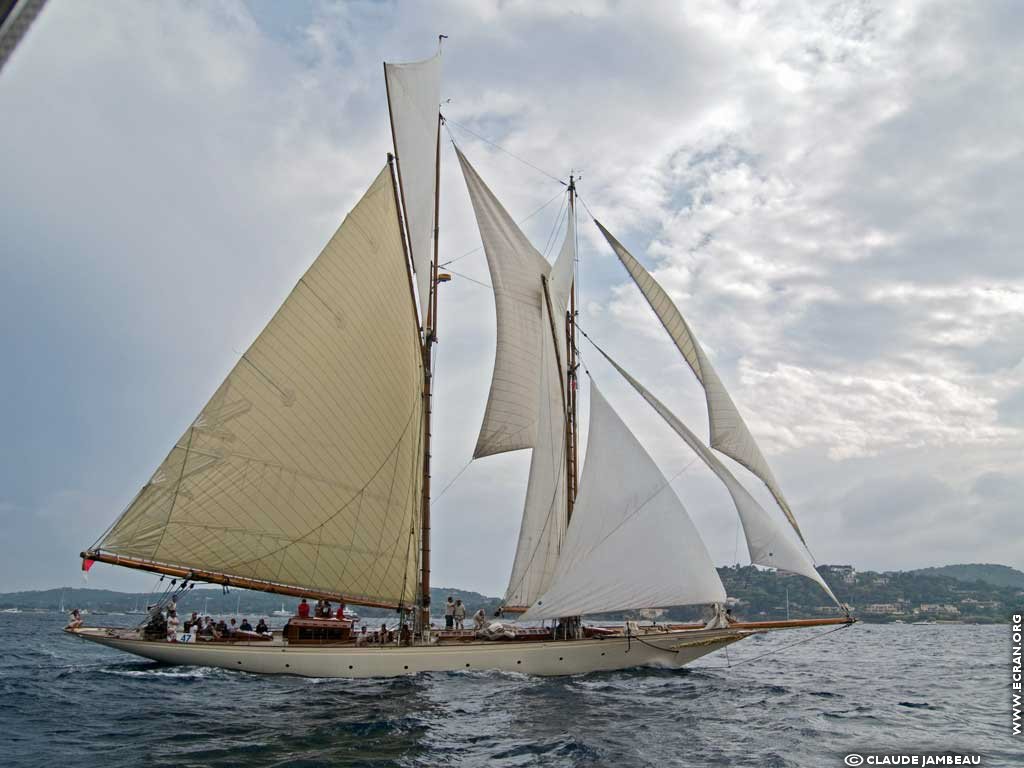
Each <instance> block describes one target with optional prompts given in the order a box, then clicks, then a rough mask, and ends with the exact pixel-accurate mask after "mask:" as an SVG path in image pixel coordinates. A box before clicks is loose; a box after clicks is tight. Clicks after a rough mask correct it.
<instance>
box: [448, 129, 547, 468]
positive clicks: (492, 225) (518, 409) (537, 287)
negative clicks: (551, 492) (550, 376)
mask: <svg viewBox="0 0 1024 768" xmlns="http://www.w3.org/2000/svg"><path fill="white" fill-rule="evenodd" d="M456 152H457V153H458V156H459V162H460V163H461V164H462V174H463V176H464V177H465V179H466V187H467V188H468V189H469V197H470V199H471V200H472V202H473V211H474V212H475V214H476V222H477V227H478V228H479V230H480V237H481V239H482V240H483V244H484V254H485V255H486V256H487V267H488V269H489V270H490V273H491V284H492V285H493V286H494V304H495V310H496V314H497V321H498V336H497V348H496V350H495V354H494V374H493V376H492V377H491V389H490V392H489V393H488V396H487V407H486V409H485V410H484V420H483V424H482V425H481V427H480V436H479V438H478V439H477V443H476V449H475V450H474V451H473V458H474V459H479V458H481V457H483V456H490V455H492V454H495V453H503V452H504V451H516V450H519V449H521V448H532V447H533V446H534V444H535V442H536V440H537V415H538V412H539V411H538V408H539V404H538V400H539V397H538V395H539V389H538V385H537V383H538V382H539V381H540V370H541V350H542V346H541V345H542V344H544V343H546V342H548V340H549V339H550V336H551V329H550V327H547V328H545V327H544V326H543V324H542V322H541V305H542V304H544V303H545V302H544V288H543V282H542V278H546V277H547V276H548V274H549V273H550V272H551V265H549V264H548V263H547V261H545V260H544V257H543V256H541V255H540V254H539V253H538V252H537V250H536V249H535V248H534V247H533V246H532V245H531V244H530V241H529V240H528V239H527V238H526V235H524V234H523V233H522V230H520V229H519V227H518V226H516V223H515V222H514V221H513V220H512V217H511V216H509V215H508V212H507V211H506V210H505V209H504V208H503V207H502V205H501V203H500V202H498V199H497V198H496V197H495V196H494V194H493V193H492V192H491V190H490V189H488V188H487V185H486V184H484V182H483V180H481V178H480V176H479V175H477V172H476V170H475V169H474V168H473V166H472V165H470V164H469V161H468V160H467V159H466V158H465V156H464V155H463V154H462V152H460V151H459V150H458V148H456Z"/></svg>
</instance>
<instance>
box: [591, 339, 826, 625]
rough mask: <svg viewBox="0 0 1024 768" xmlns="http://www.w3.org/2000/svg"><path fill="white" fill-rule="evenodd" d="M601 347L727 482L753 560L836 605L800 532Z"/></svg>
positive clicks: (682, 436)
mask: <svg viewBox="0 0 1024 768" xmlns="http://www.w3.org/2000/svg"><path fill="white" fill-rule="evenodd" d="M594 346H595V347H596V348H597V350H598V351H599V352H600V353H601V354H602V355H604V358H605V359H606V360H607V361H608V362H609V363H611V364H612V366H613V367H614V368H615V370H617V371H618V372H619V373H620V374H622V377H623V378H624V379H625V380H626V381H628V382H629V383H630V384H631V385H632V386H633V389H635V390H636V391H637V392H638V393H640V396H641V397H643V398H644V400H646V401H647V402H648V403H650V405H651V407H652V408H654V410H655V411H657V412H658V415H660V416H661V417H662V418H663V419H664V420H665V421H666V422H667V423H668V425H669V426H670V427H672V429H674V430H675V432H676V434H677V435H679V436H680V437H681V438H682V439H683V442H685V443H686V444H687V445H688V446H690V448H692V449H693V451H694V452H695V453H696V454H697V456H699V457H700V459H701V460H702V461H703V462H704V463H705V464H706V465H707V466H708V468H709V469H710V470H711V471H712V472H714V473H715V475H717V476H718V479H719V480H721V481H722V484H723V485H725V487H726V490H728V491H729V495H730V496H732V500H733V503H734V504H735V505H736V511H737V512H738V513H739V516H740V522H741V524H742V525H743V534H744V536H745V537H746V539H747V550H748V551H749V553H750V562H752V563H754V564H755V565H764V566H768V567H770V568H778V569H779V570H782V571H789V572H790V573H796V574H799V575H801V576H806V577H807V578H809V579H811V580H812V581H814V582H816V583H817V584H818V585H820V586H821V588H822V589H824V590H825V592H826V593H827V594H828V596H829V597H830V598H832V600H834V601H835V603H836V605H839V600H838V599H837V598H836V596H835V595H834V594H832V590H831V589H830V588H829V586H828V584H826V583H825V580H824V579H823V578H822V577H821V574H820V573H818V570H817V568H815V567H814V559H813V558H812V557H811V553H810V552H809V551H808V549H807V546H806V545H805V544H804V542H802V541H801V540H800V538H799V537H798V536H797V535H796V533H795V531H793V529H792V528H791V527H790V526H787V525H786V524H785V523H783V522H781V521H779V522H776V521H775V520H774V519H773V518H772V517H771V515H769V514H768V511H767V510H766V509H765V508H764V507H762V506H761V505H760V504H759V503H758V502H757V499H755V498H754V497H753V496H751V495H750V493H749V492H748V491H747V489H746V488H744V487H743V485H742V484H741V483H740V481H739V480H737V479H736V476H735V475H733V473H732V472H730V471H729V468H728V467H726V466H725V464H723V463H722V462H721V460H720V459H719V458H718V457H717V456H715V454H714V453H713V452H712V451H711V450H709V449H708V447H707V446H706V445H704V443H703V442H702V441H701V439H700V438H699V437H697V435H695V434H694V433H693V431H692V430H691V429H690V428H689V427H687V426H686V425H685V424H684V423H683V422H682V420H680V419H679V417H678V416H676V415H675V414H674V413H672V411H670V410H669V409H668V408H667V407H666V406H665V404H664V403H662V402H661V401H660V400H658V398H656V397H655V396H654V395H653V394H651V392H649V391H648V390H647V389H646V388H645V387H644V386H643V385H642V384H640V382H638V381H637V380H636V379H634V378H633V377H632V376H631V375H630V374H629V373H628V372H627V371H625V370H624V369H623V368H622V367H621V366H620V365H619V364H618V363H616V362H615V361H614V360H613V359H612V358H611V357H609V355H608V353H607V352H605V351H604V350H603V349H601V348H600V347H597V345H596V344H595V345H594Z"/></svg>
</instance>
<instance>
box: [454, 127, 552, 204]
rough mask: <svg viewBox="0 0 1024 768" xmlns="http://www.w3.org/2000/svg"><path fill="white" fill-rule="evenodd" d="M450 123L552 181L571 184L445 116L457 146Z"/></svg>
mask: <svg viewBox="0 0 1024 768" xmlns="http://www.w3.org/2000/svg"><path fill="white" fill-rule="evenodd" d="M449 123H450V124H451V125H454V126H455V127H457V128H458V129H459V130H461V131H465V132H466V133H468V134H469V135H470V136H475V137H476V138H478V139H480V141H482V142H484V143H486V144H490V145H491V146H492V147H494V148H495V149H498V150H500V151H502V152H504V153H505V154H506V155H508V156H509V157H512V158H515V159H516V160H518V161H519V162H520V163H522V164H523V165H526V166H529V167H530V168H532V169H533V170H535V171H537V173H540V174H543V175H544V176H547V177H548V178H549V179H551V180H552V181H557V182H558V183H559V184H561V185H562V186H563V187H567V186H569V183H568V182H566V181H562V179H560V178H558V177H557V176H555V175H554V174H552V173H548V172H547V171H545V170H544V169H543V168H540V167H538V166H536V165H534V164H533V163H531V162H530V161H529V160H524V159H523V158H521V157H520V156H519V155H517V154H516V153H515V152H510V151H509V150H507V149H505V148H504V147H503V146H501V145H500V144H498V143H496V142H493V141H491V140H490V139H488V138H485V137H483V136H481V135H480V134H479V133H477V132H476V131H474V130H472V129H470V128H467V127H466V126H464V125H461V124H460V123H457V122H455V121H454V120H452V119H451V118H449V117H446V118H444V126H445V129H446V130H447V131H448V136H449V137H450V138H451V140H452V144H456V146H457V145H458V144H457V142H456V141H455V137H454V136H453V135H452V131H451V128H448V125H449Z"/></svg>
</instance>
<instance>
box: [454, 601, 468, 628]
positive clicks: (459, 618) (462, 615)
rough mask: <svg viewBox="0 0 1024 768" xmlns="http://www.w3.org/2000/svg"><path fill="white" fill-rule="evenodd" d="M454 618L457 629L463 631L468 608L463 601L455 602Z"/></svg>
mask: <svg viewBox="0 0 1024 768" xmlns="http://www.w3.org/2000/svg"><path fill="white" fill-rule="evenodd" d="M453 618H454V619H455V628H456V629H463V626H462V622H464V621H465V620H466V606H464V605H463V604H462V601H461V600H456V601H455V612H454V615H453Z"/></svg>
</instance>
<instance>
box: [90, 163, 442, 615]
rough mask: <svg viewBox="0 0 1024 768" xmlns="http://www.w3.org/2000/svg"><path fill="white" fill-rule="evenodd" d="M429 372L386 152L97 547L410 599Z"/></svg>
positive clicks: (355, 596) (388, 600) (371, 596)
mask: <svg viewBox="0 0 1024 768" xmlns="http://www.w3.org/2000/svg"><path fill="white" fill-rule="evenodd" d="M422 386H423V369H422V352H421V347H420V341H419V334H418V332H417V326H416V322H415V311H414V308H413V306H412V296H411V295H410V291H409V273H408V269H407V268H406V265H405V253H404V249H403V246H402V239H401V232H400V229H399V225H398V210H397V208H396V206H395V186H394V184H393V183H392V177H391V173H390V171H389V169H388V168H386V167H385V168H384V170H383V171H381V173H380V175H378V176H377V179H376V180H375V181H374V182H373V184H372V185H371V186H370V188H369V189H368V190H367V192H366V194H365V195H363V198H362V199H361V200H360V201H359V203H358V204H357V205H356V207H355V208H353V209H352V211H351V212H350V213H349V215H348V216H347V217H346V218H345V221H344V222H343V223H342V225H341V227H339V229H338V231H337V232H336V233H335V235H334V236H333V237H332V238H331V240H330V242H328V243H327V245H326V246H325V247H324V249H323V252H322V253H321V254H320V255H319V256H318V257H317V259H316V261H314V262H313V264H312V266H311V267H310V268H309V270H308V271H307V272H306V274H305V275H303V276H302V278H301V279H300V280H299V282H298V285H296V287H295V288H294V290H293V291H292V292H291V294H290V295H289V296H288V298H287V299H286V300H285V302H284V304H283V305H282V306H281V308H280V309H279V310H278V311H277V313H276V314H275V315H274V317H273V318H272V319H271V320H270V322H269V323H268V324H267V327H266V328H264V329H263V331H262V332H261V333H260V335H259V336H258V337H257V339H256V340H255V341H254V342H253V343H252V346H250V347H249V348H248V349H247V350H246V352H245V354H244V355H242V359H241V360H240V361H239V362H238V364H237V365H236V366H235V367H234V368H233V369H232V370H231V372H230V373H229V374H228V376H227V378H226V379H225V380H224V383H223V384H221V386H220V387H219V388H218V389H217V391H216V392H215V393H214V395H213V397H212V398H210V401H209V402H208V403H207V404H206V406H205V407H204V408H203V410H202V412H201V413H200V414H199V416H198V417H197V418H196V419H195V421H194V422H192V425H191V426H190V427H189V428H188V429H187V430H186V431H185V434H184V435H182V437H181V439H180V440H178V441H177V443H175V445H174V447H173V448H172V449H171V452H170V453H169V454H168V456H167V458H166V459H164V461H163V463H162V464H161V465H160V466H159V468H158V469H157V471H156V472H155V473H154V474H153V477H152V479H151V480H150V481H149V482H148V483H147V484H146V485H145V486H144V487H143V488H142V490H141V491H139V493H138V495H137V496H136V497H135V500H134V501H133V502H132V503H131V504H130V505H129V507H128V509H127V510H126V511H125V512H124V514H123V515H122V516H121V517H120V518H119V519H118V520H117V522H116V523H115V524H114V525H113V526H112V528H111V529H110V531H109V532H108V533H107V534H106V535H105V536H104V537H103V539H102V540H101V541H100V542H99V546H98V549H99V550H100V551H101V552H107V553H111V554H115V555H119V556H127V557H130V558H135V559H138V560H141V561H145V562H148V563H160V564H164V565H171V566H178V567H184V568H195V569H203V570H207V571H211V572H215V573H218V574H223V575H226V576H229V577H241V578H247V579H257V580H261V581H265V582H273V583H275V584H284V585H289V586H293V587H300V588H305V589H313V590H321V591H325V592H341V593H344V594H345V595H346V596H347V597H349V598H350V599H352V600H354V601H368V602H377V603H382V604H393V605H397V604H399V603H404V604H406V605H408V604H410V603H412V601H413V600H414V599H415V594H416V557H417V551H418V547H417V543H418V527H417V522H418V512H419V503H420V487H421V486H420V483H421V478H422V473H423V469H422V435H423V427H422V412H423V399H422Z"/></svg>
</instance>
